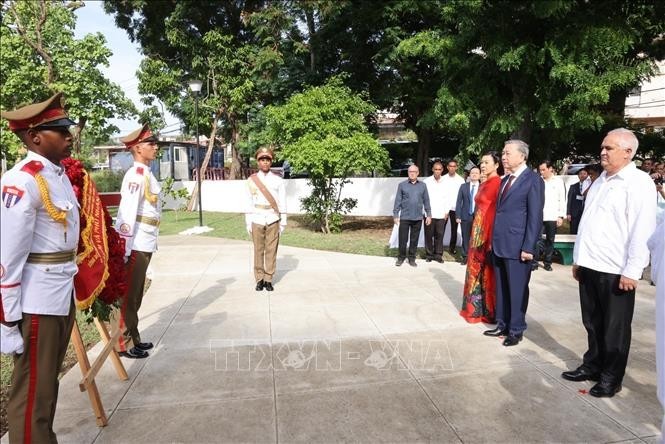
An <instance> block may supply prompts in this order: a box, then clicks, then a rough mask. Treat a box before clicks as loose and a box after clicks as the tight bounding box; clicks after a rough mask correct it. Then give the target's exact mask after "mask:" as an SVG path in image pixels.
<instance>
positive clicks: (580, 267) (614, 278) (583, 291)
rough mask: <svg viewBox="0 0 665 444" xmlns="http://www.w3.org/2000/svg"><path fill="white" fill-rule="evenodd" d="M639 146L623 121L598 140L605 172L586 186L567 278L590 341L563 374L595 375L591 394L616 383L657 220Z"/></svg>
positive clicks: (605, 393) (608, 392)
mask: <svg viewBox="0 0 665 444" xmlns="http://www.w3.org/2000/svg"><path fill="white" fill-rule="evenodd" d="M637 146H638V141H637V138H636V137H635V134H633V132H632V131H630V130H627V129H625V128H619V129H615V130H612V131H610V132H609V133H607V136H606V137H605V138H604V139H603V142H602V144H601V145H600V164H601V166H602V167H603V170H604V171H603V172H602V173H601V175H600V177H598V179H597V180H596V181H595V182H594V183H593V185H591V187H590V188H589V191H588V193H587V196H586V200H585V202H584V213H582V219H581V220H580V226H579V228H578V231H577V240H576V242H575V248H574V250H573V261H574V265H573V277H574V278H575V279H576V280H577V281H578V282H579V292H580V306H581V309H582V322H583V324H584V328H585V329H586V331H587V336H588V343H589V344H588V350H587V352H586V353H585V354H584V357H583V362H582V365H581V366H579V367H578V368H577V369H575V370H571V371H566V372H563V373H562V374H561V376H562V377H563V378H564V379H567V380H569V381H585V380H592V381H598V383H597V384H596V385H594V386H593V387H592V388H591V390H590V391H589V393H590V394H591V395H592V396H596V397H612V396H614V394H615V393H617V392H619V391H620V390H621V382H622V380H623V377H624V374H625V372H626V363H627V362H628V352H629V350H630V340H631V323H632V320H633V310H634V308H635V289H636V288H637V282H638V280H639V279H640V276H641V275H642V271H643V270H644V267H646V266H647V264H648V263H649V250H648V248H647V240H648V238H649V235H650V234H651V233H653V231H654V229H655V226H656V186H655V185H654V183H653V181H652V180H651V178H650V177H649V175H648V174H647V173H645V172H644V171H640V170H639V169H638V168H637V166H636V165H635V163H634V162H633V161H632V159H633V157H634V156H635V153H636V151H637ZM599 222H602V223H599Z"/></svg>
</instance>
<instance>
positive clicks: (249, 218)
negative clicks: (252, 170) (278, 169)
mask: <svg viewBox="0 0 665 444" xmlns="http://www.w3.org/2000/svg"><path fill="white" fill-rule="evenodd" d="M256 176H257V177H258V178H259V180H260V181H261V182H263V184H264V185H265V187H266V188H267V189H268V191H270V194H272V196H273V197H274V198H275V201H276V202H277V208H279V213H280V214H277V213H275V211H274V210H273V209H272V208H271V207H270V202H268V199H266V198H265V196H264V195H263V193H262V192H261V190H259V188H258V187H257V186H256V184H255V183H254V180H253V179H251V178H249V179H247V189H248V192H249V197H248V199H247V201H248V202H249V206H248V208H247V209H246V211H245V224H246V225H247V226H248V227H250V226H251V225H252V223H255V224H257V225H269V224H271V223H273V222H276V221H278V220H279V221H280V222H279V224H280V225H281V226H282V227H284V226H286V188H285V186H284V180H283V179H282V178H281V177H279V176H278V175H277V174H275V173H273V172H272V171H268V173H267V174H266V173H264V172H262V171H259V172H258V173H256Z"/></svg>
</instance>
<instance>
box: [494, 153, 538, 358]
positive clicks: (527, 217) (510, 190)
mask: <svg viewBox="0 0 665 444" xmlns="http://www.w3.org/2000/svg"><path fill="white" fill-rule="evenodd" d="M528 158H529V145H527V144H526V143H525V142H523V141H521V140H508V141H507V142H506V143H505V145H504V147H503V152H502V155H501V163H503V167H504V169H505V170H506V172H507V173H506V176H505V177H504V178H503V180H502V181H501V188H499V198H498V200H497V205H496V216H495V217H494V231H493V233H492V252H493V259H494V270H495V273H496V289H497V301H496V320H497V326H496V328H495V329H493V330H487V331H485V332H484V334H485V335H486V336H506V338H505V339H504V341H503V345H504V346H512V345H517V344H518V343H519V342H520V341H521V340H522V334H523V332H524V330H526V308H527V305H528V303H529V280H530V279H531V261H532V259H533V255H534V247H535V245H536V242H537V240H538V237H539V236H540V229H541V227H542V225H543V205H544V203H545V185H544V183H543V180H542V179H541V178H540V175H539V174H537V173H535V172H534V171H532V170H530V169H529V168H527V165H526V161H527V159H528Z"/></svg>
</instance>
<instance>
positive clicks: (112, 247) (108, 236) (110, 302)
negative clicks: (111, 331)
mask: <svg viewBox="0 0 665 444" xmlns="http://www.w3.org/2000/svg"><path fill="white" fill-rule="evenodd" d="M61 164H62V166H63V167H64V168H65V174H67V177H68V178H69V181H70V182H71V183H72V187H73V188H74V193H75V194H76V199H77V200H78V202H79V205H81V208H82V207H83V202H82V198H83V191H84V189H85V187H86V185H87V186H92V187H95V184H94V182H93V181H92V179H91V178H90V175H89V174H88V172H87V171H86V170H85V168H83V164H82V163H81V162H80V161H79V160H77V159H74V158H71V157H70V158H67V159H65V160H63V161H62V163H61ZM95 188H96V187H95ZM97 199H99V197H97ZM99 204H100V205H101V208H102V209H103V217H104V220H105V222H106V223H105V227H106V232H105V236H104V237H105V240H106V243H107V247H108V264H107V265H108V273H104V276H105V277H106V276H108V277H106V279H105V281H104V282H103V284H102V285H103V288H102V289H101V291H100V292H99V293H98V294H96V297H94V296H95V295H93V298H92V300H91V301H87V302H86V303H85V305H84V307H85V308H84V309H83V312H84V313H86V315H88V322H91V321H92V318H98V319H100V320H102V321H109V319H110V314H111V311H112V310H113V308H114V307H119V306H120V303H121V299H122V298H123V297H124V295H125V294H126V293H127V272H126V270H125V263H124V256H125V240H124V239H123V238H122V237H120V235H119V234H118V233H117V232H116V230H115V229H114V228H113V219H112V218H111V215H110V214H109V212H108V209H107V208H106V206H105V205H103V204H102V203H101V202H100V203H99ZM80 217H81V219H80V232H81V234H83V233H84V232H85V231H86V229H87V228H89V225H88V223H87V222H88V221H87V220H86V217H87V216H86V214H85V212H84V211H81V212H80ZM87 248H88V249H89V248H90V246H89V245H86V242H84V241H82V240H81V239H79V243H78V251H77V254H81V253H84V252H85V251H86V249H87ZM86 296H87V295H86ZM77 305H78V303H77ZM79 308H80V306H79Z"/></svg>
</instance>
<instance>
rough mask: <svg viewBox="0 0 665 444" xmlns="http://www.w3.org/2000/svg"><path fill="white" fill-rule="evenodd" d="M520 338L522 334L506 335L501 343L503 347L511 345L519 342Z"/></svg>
mask: <svg viewBox="0 0 665 444" xmlns="http://www.w3.org/2000/svg"><path fill="white" fill-rule="evenodd" d="M521 340H522V335H521V334H520V335H512V334H511V335H508V336H506V339H504V340H503V345H504V347H511V346H513V345H517V344H519V343H520V341H521Z"/></svg>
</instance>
